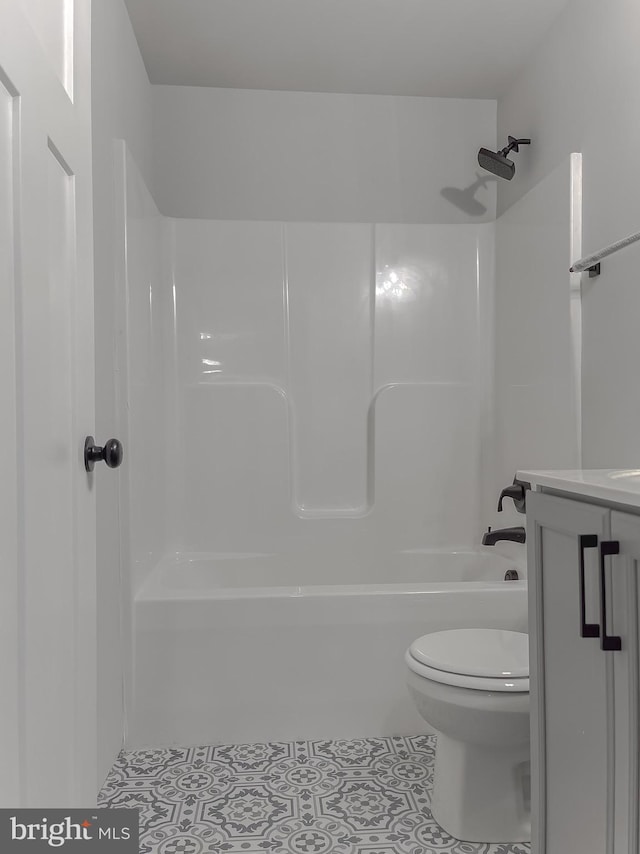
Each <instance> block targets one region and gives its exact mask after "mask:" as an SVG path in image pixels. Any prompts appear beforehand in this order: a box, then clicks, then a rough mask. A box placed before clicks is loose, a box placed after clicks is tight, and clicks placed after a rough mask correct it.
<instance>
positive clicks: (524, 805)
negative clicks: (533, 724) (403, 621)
mask: <svg viewBox="0 0 640 854" xmlns="http://www.w3.org/2000/svg"><path fill="white" fill-rule="evenodd" d="M405 661H406V663H407V665H408V668H409V670H408V674H407V680H408V687H409V691H410V693H411V695H412V696H413V699H414V701H415V703H416V706H417V708H418V711H419V713H420V715H421V716H422V717H423V718H424V720H425V721H427V723H428V724H430V726H431V727H432V728H433V729H434V730H435V731H436V733H437V736H438V737H437V743H436V760H435V773H434V783H433V795H432V802H431V811H432V814H433V817H434V819H435V820H436V821H437V822H438V824H439V825H440V826H441V827H442V828H443V829H444V830H446V831H447V832H448V833H449V834H450V835H451V836H453V837H455V838H456V839H460V840H463V841H465V842H493V843H500V842H502V843H504V842H528V841H529V840H530V838H531V798H530V788H531V785H530V761H529V644H528V636H527V635H526V634H524V633H522V632H511V631H501V630H498V629H453V630H450V631H442V632H434V633H433V634H429V635H424V636H423V637H421V638H418V640H416V641H414V642H413V643H412V644H411V646H410V647H409V649H408V650H407V652H406V655H405Z"/></svg>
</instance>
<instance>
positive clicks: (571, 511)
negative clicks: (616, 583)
mask: <svg viewBox="0 0 640 854" xmlns="http://www.w3.org/2000/svg"><path fill="white" fill-rule="evenodd" d="M609 526H610V511H609V510H608V509H606V508H602V507H596V506H593V505H590V504H584V503H581V502H578V501H570V500H567V499H564V498H558V497H556V496H551V495H545V494H542V493H538V492H532V493H529V495H528V497H527V531H528V537H527V538H528V542H529V546H528V561H527V564H528V567H529V585H530V589H529V632H530V644H531V650H532V660H531V742H532V743H531V774H532V791H531V794H532V811H533V819H534V820H533V826H532V843H533V844H532V850H533V851H534V852H536V854H560V852H572V851H576V852H577V851H579V852H580V854H612V841H613V840H612V825H611V823H610V822H609V823H608V816H610V815H611V810H612V806H613V805H612V800H611V799H612V796H613V795H612V789H611V787H610V786H609V780H610V779H611V777H612V768H611V765H610V764H609V763H610V760H611V756H612V752H611V738H612V727H611V726H610V724H611V723H612V715H613V712H612V708H613V659H612V656H613V655H614V653H612V652H602V651H601V649H600V640H599V637H598V634H597V630H598V624H599V601H600V599H599V595H598V584H597V581H598V561H597V557H598V549H597V545H598V543H599V542H600V541H602V540H607V539H608V538H609ZM584 535H587V536H588V537H590V539H587V540H583V541H582V542H581V537H582V536H584ZM582 554H584V585H583V589H584V594H585V595H584V602H585V609H584V613H582V610H581V607H580V603H581V600H582V596H581V571H580V570H581V565H582V561H581V557H582ZM583 623H584V624H585V626H584V628H583ZM583 635H585V636H583ZM608 724H609V726H608Z"/></svg>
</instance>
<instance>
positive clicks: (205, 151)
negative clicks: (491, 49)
mask: <svg viewBox="0 0 640 854" xmlns="http://www.w3.org/2000/svg"><path fill="white" fill-rule="evenodd" d="M153 106H154V109H153V121H154V137H155V140H154V141H155V185H156V188H157V195H156V199H157V202H158V205H159V207H160V210H161V211H162V212H163V213H164V214H165V215H169V216H175V217H183V218H188V217H195V218H200V219H232V220H244V219H247V220H276V221H284V222H294V221H327V222H402V223H463V222H473V221H476V222H483V221H490V220H493V219H494V218H495V180H494V179H493V178H491V177H490V176H485V178H486V180H484V179H482V178H481V179H480V180H478V172H479V169H478V168H477V165H476V154H477V149H478V147H479V146H481V145H486V146H492V145H494V144H495V133H496V102H495V101H482V100H457V99H446V98H411V97H393V96H374V95H335V94H322V93H307V92H268V91H253V90H241V89H207V88H197V87H188V86H154V87H153Z"/></svg>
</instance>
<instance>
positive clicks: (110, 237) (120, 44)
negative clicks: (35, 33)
mask: <svg viewBox="0 0 640 854" xmlns="http://www.w3.org/2000/svg"><path fill="white" fill-rule="evenodd" d="M92 52H93V72H92V73H93V81H92V86H93V92H92V94H93V165H94V184H93V186H94V194H93V196H94V259H95V343H96V439H97V440H98V442H102V441H104V440H106V439H108V438H110V437H112V436H115V437H121V436H123V435H124V434H125V431H126V421H127V413H126V409H125V407H124V400H123V398H122V396H121V393H120V389H119V388H118V382H117V380H118V373H117V370H116V367H117V359H116V355H117V354H116V341H117V336H116V326H117V310H116V287H115V282H116V274H117V271H116V264H117V262H118V247H119V242H118V241H119V235H118V234H117V233H116V229H117V219H116V209H117V191H118V187H119V183H118V181H117V180H116V159H115V146H114V140H116V139H126V140H127V143H128V145H129V147H130V148H131V150H132V152H133V153H134V156H135V159H136V161H137V162H138V163H139V164H140V168H141V170H142V172H143V174H144V175H145V176H146V179H147V181H150V179H151V173H152V169H151V163H152V124H151V99H150V90H151V87H150V85H149V81H148V78H147V75H146V71H145V69H144V65H143V63H142V59H141V57H140V54H139V51H138V46H137V44H136V41H135V38H134V35H133V31H132V29H131V24H130V22H129V18H128V15H127V11H126V8H125V5H124V2H123V0H93V3H92ZM129 450H130V449H129V448H127V447H125V462H124V464H123V468H122V469H121V470H120V471H119V472H115V471H108V470H107V469H106V468H103V469H102V470H99V471H97V472H96V475H97V477H96V489H97V510H98V528H97V571H98V593H97V595H98V614H97V620H98V675H99V681H98V716H99V717H98V728H99V757H98V770H99V776H100V778H101V779H104V777H105V776H106V774H107V771H108V770H109V768H110V766H111V764H112V762H113V760H114V759H115V756H116V754H117V752H118V751H119V749H120V746H121V743H122V735H123V727H124V724H123V695H122V694H123V691H122V685H123V674H122V661H123V649H122V643H123V641H122V636H121V625H120V621H121V613H120V612H121V602H120V597H121V593H122V590H121V585H120V573H121V571H122V570H123V569H124V567H123V566H121V549H120V542H119V538H118V531H119V523H120V520H119V516H118V507H119V501H118V498H119V489H120V484H121V479H122V478H123V477H126V470H127V466H128V464H129V460H128V454H129ZM127 653H128V651H127Z"/></svg>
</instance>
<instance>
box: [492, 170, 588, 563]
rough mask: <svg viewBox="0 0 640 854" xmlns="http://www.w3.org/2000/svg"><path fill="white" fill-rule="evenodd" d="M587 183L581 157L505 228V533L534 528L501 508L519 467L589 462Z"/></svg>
mask: <svg viewBox="0 0 640 854" xmlns="http://www.w3.org/2000/svg"><path fill="white" fill-rule="evenodd" d="M581 179H582V158H581V156H580V155H579V154H574V155H572V156H571V157H568V158H566V159H565V161H564V162H563V163H562V164H560V166H558V167H557V168H556V169H554V170H553V171H552V172H551V173H550V174H549V175H547V176H546V177H545V178H543V179H542V180H541V181H540V182H539V183H538V184H537V185H536V186H535V187H533V188H532V189H531V190H529V192H528V193H526V194H525V195H524V196H523V197H522V198H521V199H519V200H518V201H517V202H515V203H514V204H513V205H512V206H511V207H510V208H509V210H507V211H506V212H505V213H503V214H502V216H500V217H499V218H498V221H497V223H496V296H495V306H496V314H495V370H494V376H495V404H494V407H495V408H494V432H493V441H494V455H493V465H492V470H491V473H490V482H491V484H492V489H491V493H492V498H493V501H492V504H493V506H492V507H491V517H490V518H488V519H487V520H486V521H487V522H490V523H491V524H492V525H494V526H495V527H506V526H509V525H522V524H524V517H523V516H521V515H519V514H518V513H517V512H516V511H515V509H514V505H513V502H512V501H510V500H505V502H504V511H503V512H502V513H500V514H498V513H496V511H495V508H496V501H497V496H498V495H499V493H500V490H501V489H502V488H503V487H504V486H506V485H508V484H509V483H511V480H512V478H513V476H514V474H515V473H516V471H517V470H518V469H554V468H558V469H572V468H578V467H579V466H580V441H579V438H580V424H579V394H580V291H579V283H580V276H579V275H577V274H572V273H569V265H570V259H571V258H572V257H574V256H577V257H580V254H581V217H582V180H581ZM541 247H544V252H543V253H541V252H540V248H541ZM508 548H511V549H514V551H517V549H519V548H520V547H515V548H514V547H508V546H506V544H505V546H504V547H503V548H502V550H503V551H505V550H506V549H508Z"/></svg>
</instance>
